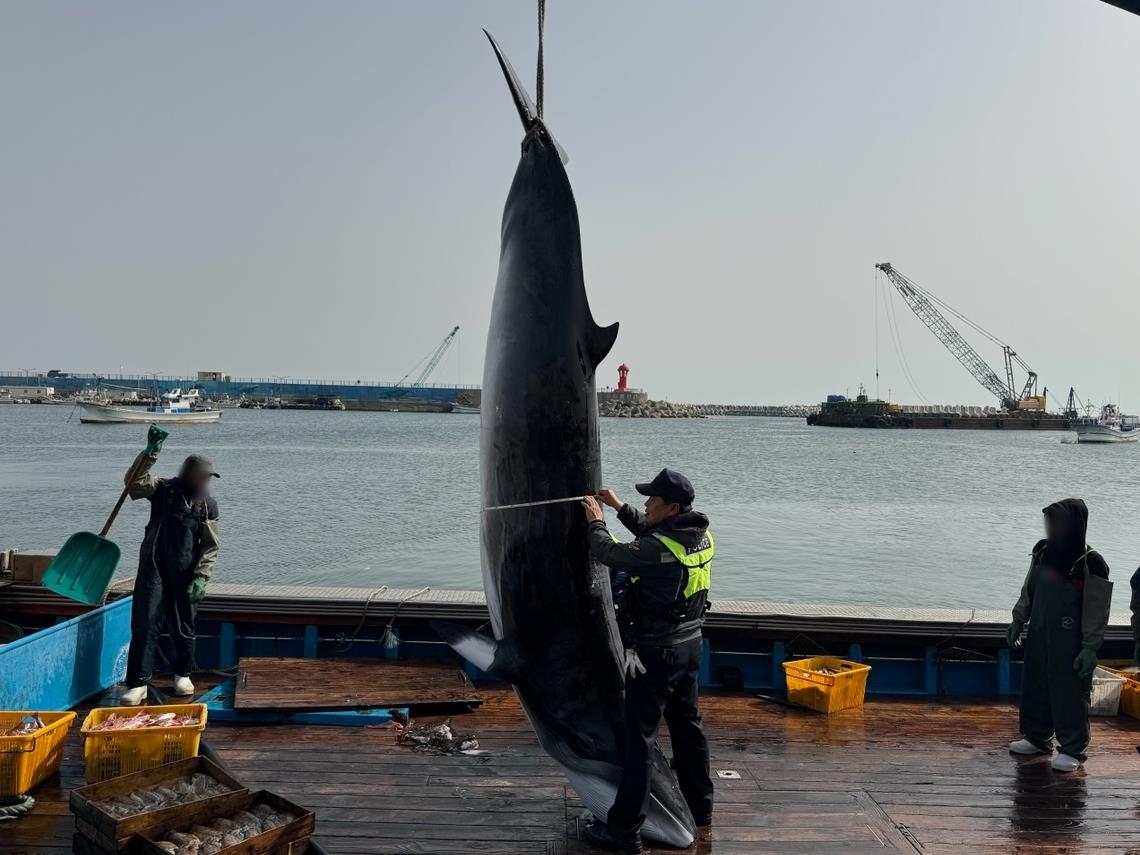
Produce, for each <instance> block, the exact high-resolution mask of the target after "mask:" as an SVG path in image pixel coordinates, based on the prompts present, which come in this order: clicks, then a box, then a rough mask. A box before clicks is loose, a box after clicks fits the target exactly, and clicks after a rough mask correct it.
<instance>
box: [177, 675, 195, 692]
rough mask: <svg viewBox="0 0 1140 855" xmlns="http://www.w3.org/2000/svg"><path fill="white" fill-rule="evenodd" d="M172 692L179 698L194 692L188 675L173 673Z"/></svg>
mask: <svg viewBox="0 0 1140 855" xmlns="http://www.w3.org/2000/svg"><path fill="white" fill-rule="evenodd" d="M174 694H175V695H177V696H178V697H180V698H185V697H186V696H188V695H193V694H194V684H193V683H191V682H190V678H189V677H180V676H178V675H177V674H175V675H174Z"/></svg>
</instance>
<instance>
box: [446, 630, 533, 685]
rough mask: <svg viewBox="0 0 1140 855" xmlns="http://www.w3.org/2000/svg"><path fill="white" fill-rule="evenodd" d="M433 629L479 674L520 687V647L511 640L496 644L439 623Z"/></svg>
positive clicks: (493, 640) (488, 638)
mask: <svg viewBox="0 0 1140 855" xmlns="http://www.w3.org/2000/svg"><path fill="white" fill-rule="evenodd" d="M431 628H432V629H434V630H435V631H436V632H437V633H438V634H439V637H440V638H442V639H443V640H444V641H446V642H447V643H448V645H450V647H451V649H452V650H454V651H455V652H456V653H458V654H459V655H460V656H462V657H463V658H464V659H466V660H467V661H468V662H470V663H471V664H472V665H474V666H475V667H476V668H478V669H479V670H480V671H486V672H487V673H488V674H490V675H492V676H493V677H498V678H499V679H500V680H508V681H510V682H511V683H518V682H519V681H520V679H521V678H522V674H523V668H522V660H521V659H520V657H519V654H518V648H517V646H516V645H515V643H514V642H512V641H511V640H509V639H502V640H500V641H496V640H495V639H493V638H491V637H490V636H489V635H484V634H483V633H481V632H475V631H474V630H472V629H467V627H464V626H459V625H457V624H454V623H445V622H443V621H438V620H433V621H432V622H431Z"/></svg>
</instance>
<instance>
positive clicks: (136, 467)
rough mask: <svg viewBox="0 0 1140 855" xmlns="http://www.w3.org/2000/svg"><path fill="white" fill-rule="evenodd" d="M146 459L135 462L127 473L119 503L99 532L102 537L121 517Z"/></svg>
mask: <svg viewBox="0 0 1140 855" xmlns="http://www.w3.org/2000/svg"><path fill="white" fill-rule="evenodd" d="M144 459H145V458H142V457H140V458H138V459H137V460H135V464H134V466H132V467H131V471H130V472H128V473H127V483H126V484H125V485H123V492H121V493H120V494H119V501H117V502H115V509H114V510H113V511H111V516H109V517H107V523H106V524H105V525H104V526H103V530H102V531H101V532H99V536H100V537H106V536H107V532H109V531H110V530H111V524H112V523H114V522H115V517H117V516H118V515H119V511H121V510H122V509H123V502H125V501H126V500H127V493H129V492H130V490H131V485H132V484H133V483H135V476H136V475H138V471H139V467H140V466H141V465H142V462H143V460H144Z"/></svg>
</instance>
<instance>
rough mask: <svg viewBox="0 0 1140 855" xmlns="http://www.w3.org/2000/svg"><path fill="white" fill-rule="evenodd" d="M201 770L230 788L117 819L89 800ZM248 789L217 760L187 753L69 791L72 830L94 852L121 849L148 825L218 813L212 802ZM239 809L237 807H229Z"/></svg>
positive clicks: (194, 819) (228, 799) (225, 802)
mask: <svg viewBox="0 0 1140 855" xmlns="http://www.w3.org/2000/svg"><path fill="white" fill-rule="evenodd" d="M196 772H201V773H203V774H205V775H209V776H210V777H211V778H213V779H214V780H215V781H218V782H219V783H222V784H225V785H226V786H227V787H229V788H230V789H231V790H232V791H233V792H231V793H227V794H225V795H221V796H212V797H210V798H207V799H199V800H198V801H195V802H186V803H185V804H181V805H175V806H174V807H169V808H162V809H161V810H153V811H148V812H146V813H140V814H136V815H134V816H129V817H126V818H124V819H117V818H115V817H113V816H111V815H110V814H108V813H106V812H104V811H102V810H100V809H99V808H97V807H96V806H95V805H94V804H93V803H94V802H97V801H106V800H107V799H110V798H114V797H115V796H123V795H126V794H127V793H133V792H134V791H135V790H139V789H145V788H148V787H157V786H168V785H170V784H175V783H177V782H178V781H181V780H183V779H184V778H186V777H188V776H190V775H193V774H194V773H196ZM248 793H249V789H248V788H247V787H245V786H243V785H242V784H241V782H240V781H237V780H235V779H234V778H232V777H230V776H229V775H227V774H226V773H225V772H224V771H222V769H221V767H219V766H218V765H217V764H215V763H212V762H210V760H208V759H207V758H205V757H190V758H187V759H186V760H179V761H177V762H175V763H167V764H166V765H165V766H156V767H154V768H153V769H144V770H143V771H141V772H134V773H132V774H130V775H123V776H122V777H121V778H111V779H110V780H107V781H101V782H100V783H98V784H90V785H88V786H86V787H81V788H79V789H77V790H72V791H71V796H70V806H71V812H72V813H73V814H75V827H76V830H77V831H78V832H79V833H80V834H81V835H82V836H83V837H85V838H86V839H87V840H88V842H90V843H91V844H92V845H93V846H94V847H95V851H97V852H121V851H123V850H124V848H125V847H126V844H127V841H128V840H129V838H130V837H131V835H133V834H137V833H139V832H141V831H145V830H147V829H149V828H155V827H158V828H163V827H166V824H167V823H168V822H181V821H183V820H184V819H188V820H189V821H188V825H194V824H195V823H196V822H198V819H197V818H198V817H199V816H218V814H219V811H220V810H224V808H223V807H219V806H218V805H216V804H215V803H218V802H220V803H222V804H223V805H229V804H231V803H232V802H233V801H234V800H233V797H234V796H244V795H247V794H248ZM233 810H234V811H239V810H241V808H240V807H235V808H233Z"/></svg>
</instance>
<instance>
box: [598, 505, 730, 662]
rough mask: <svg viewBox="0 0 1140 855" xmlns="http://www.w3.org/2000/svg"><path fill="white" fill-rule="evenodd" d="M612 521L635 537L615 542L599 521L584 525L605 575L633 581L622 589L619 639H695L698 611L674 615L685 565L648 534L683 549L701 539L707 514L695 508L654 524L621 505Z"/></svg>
mask: <svg viewBox="0 0 1140 855" xmlns="http://www.w3.org/2000/svg"><path fill="white" fill-rule="evenodd" d="M618 520H619V521H620V522H621V524H622V525H624V526H625V527H626V528H627V529H629V530H630V531H631V532H632V533H633V534H634V535H635V537H636V539H635V540H633V541H631V542H630V543H618V542H617V541H615V540H614V539H613V538H612V537H611V536H610V533H609V530H608V529H607V528H606V524H605V522H604V521H602V520H598V521H596V522H592V523H590V527H589V529H588V531H587V538H588V539H589V544H590V554H591V555H592V556H593V558H594V560H595V561H599V562H601V563H602V564H605V565H606V566H607V567H609V568H610V573H611V575H614V574H620V573H626V574H628V575H629V576H630V577H636V578H637V580H638V581H637V582H636V584H633V585H631V586H629V588H628V589H627V591H626V593H625V603H626V605H627V608H626V610H625V611H626V617H625V619H624V620H623V621H622V623H623V625H622V627H621V629H622V637H623V638H625V639H626V641H627V643H634V644H652V645H668V644H678V643H680V642H682V641H688V640H690V639H693V638H697V637H699V636H700V634H701V624H702V623H703V622H704V614H703V613H704V608H703V603H704V600H703V599H702V601H701V603H700V609H699V611H700V614H698V615H696V616H692V615H685V616H683V617H682V616H680V615H679V614H678V612H677V609H678V605H679V603H678V600H679V597H680V595H681V592H682V591H684V589H685V585H686V584H687V582H688V574H689V571H688V569H687V568H686V567H685V566H684V565H683V564H681V562H679V561H678V560H677V559H676V557H675V556H674V555H673V553H672V552H670V551H669V550H668V548H667V547H666V546H665V544H663V543H662V542H661V541H660V540H658V539H657V538H656V537H654V536H653V535H654V534H663V535H665V536H666V537H669V538H672V539H673V540H676V541H677V542H678V543H680V544H681V545H682V546H684V547H686V548H687V549H693V548H695V547H696V546H698V545H699V544H700V543H701V541H703V540H704V539H705V535H706V533H707V532H708V528H709V518H708V517H707V516H705V515H704V514H702V513H700V512H699V511H688V512H686V513H682V514H678V515H677V516H675V517H672V518H670V519H668V520H665V521H664V522H663V523H659V524H658V525H652V526H651V525H648V524H647V523H646V522H645V516H644V514H642V513H641V512H640V511H638V510H637V509H636V508H632V507H630V506H629V505H628V504H627V505H622V507H621V510H620V511H618Z"/></svg>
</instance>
